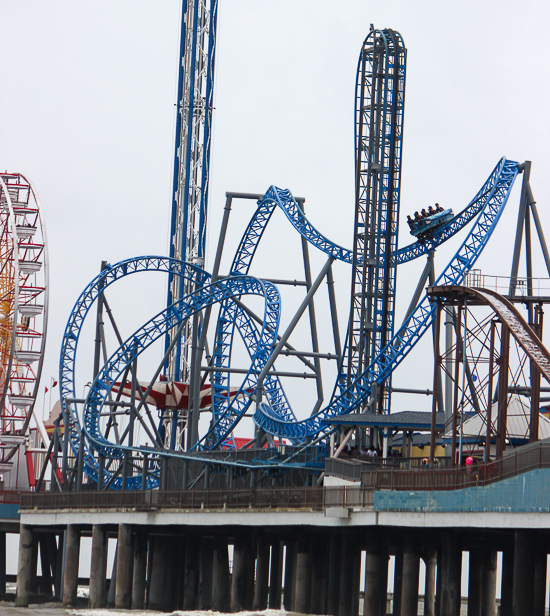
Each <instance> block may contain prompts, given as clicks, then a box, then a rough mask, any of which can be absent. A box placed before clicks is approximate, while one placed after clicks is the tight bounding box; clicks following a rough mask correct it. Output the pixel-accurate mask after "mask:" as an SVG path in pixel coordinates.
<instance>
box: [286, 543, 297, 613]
mask: <svg viewBox="0 0 550 616" xmlns="http://www.w3.org/2000/svg"><path fill="white" fill-rule="evenodd" d="M297 556H298V541H297V540H296V539H294V538H292V539H287V541H286V554H285V592H284V597H283V607H284V608H285V610H286V611H287V612H292V611H294V597H295V592H294V590H295V576H296V559H297Z"/></svg>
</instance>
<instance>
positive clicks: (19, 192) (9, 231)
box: [0, 173, 48, 463]
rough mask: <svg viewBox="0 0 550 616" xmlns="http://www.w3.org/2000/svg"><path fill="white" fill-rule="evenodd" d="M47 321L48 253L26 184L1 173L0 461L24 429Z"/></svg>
mask: <svg viewBox="0 0 550 616" xmlns="http://www.w3.org/2000/svg"><path fill="white" fill-rule="evenodd" d="M47 322H48V250H47V242H46V231H45V228H44V219H43V215H42V209H41V207H40V202H39V200H38V196H37V195H36V192H35V190H34V188H33V186H32V184H31V182H30V181H29V180H28V179H27V178H25V176H23V175H21V174H20V173H0V463H6V462H9V460H10V459H11V458H12V457H13V455H14V454H15V452H16V451H17V448H18V447H19V445H20V444H21V443H22V442H24V440H25V435H26V434H27V431H28V426H29V421H30V419H31V416H32V413H33V410H34V406H35V403H36V397H37V394H38V385H39V381H40V374H41V371H42V364H43V360H44V350H45V345H46V328H47Z"/></svg>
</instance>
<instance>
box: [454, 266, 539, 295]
mask: <svg viewBox="0 0 550 616" xmlns="http://www.w3.org/2000/svg"><path fill="white" fill-rule="evenodd" d="M511 280H512V278H511V277H510V276H491V275H488V274H482V273H481V270H476V269H474V270H471V271H470V272H469V273H468V274H467V275H466V276H465V278H464V283H463V286H465V287H481V288H483V289H490V290H491V291H496V292H497V293H500V294H501V295H508V293H509V291H510V281H511ZM514 280H515V294H516V295H529V293H528V289H529V280H528V279H527V278H522V277H520V276H517V277H516V278H515V279H514ZM531 286H532V294H533V295H535V296H550V278H531Z"/></svg>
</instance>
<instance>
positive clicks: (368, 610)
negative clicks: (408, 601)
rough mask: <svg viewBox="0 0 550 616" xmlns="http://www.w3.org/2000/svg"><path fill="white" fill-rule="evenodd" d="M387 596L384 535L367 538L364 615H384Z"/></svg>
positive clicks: (386, 548) (386, 558) (385, 542)
mask: <svg viewBox="0 0 550 616" xmlns="http://www.w3.org/2000/svg"><path fill="white" fill-rule="evenodd" d="M387 596H388V546H387V541H386V538H385V537H382V536H380V535H379V534H377V535H372V536H369V537H368V538H367V555H366V559H365V598H364V602H363V615H364V616H381V615H383V616H385V614H386V600H387Z"/></svg>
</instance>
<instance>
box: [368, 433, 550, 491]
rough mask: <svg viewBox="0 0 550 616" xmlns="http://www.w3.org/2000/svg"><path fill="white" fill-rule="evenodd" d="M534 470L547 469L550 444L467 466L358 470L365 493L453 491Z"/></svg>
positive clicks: (549, 460) (519, 450) (548, 442)
mask: <svg viewBox="0 0 550 616" xmlns="http://www.w3.org/2000/svg"><path fill="white" fill-rule="evenodd" d="M538 468H550V441H549V440H545V441H539V442H538V443H531V444H530V445H524V446H523V447H519V448H518V449H516V450H515V451H513V452H511V453H508V454H506V455H505V456H504V457H503V458H502V459H501V460H495V461H492V462H487V463H483V464H472V465H471V466H469V467H464V466H456V467H454V468H432V469H430V468H413V469H409V470H401V469H382V470H373V471H364V470H363V471H362V473H361V485H362V487H364V488H366V489H367V490H457V489H461V488H469V487H472V486H484V485H488V484H490V483H494V482H496V481H502V480H503V479H509V478H510V477H515V476H516V475H520V474H522V473H527V472H528V471H533V470H536V469H538Z"/></svg>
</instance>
